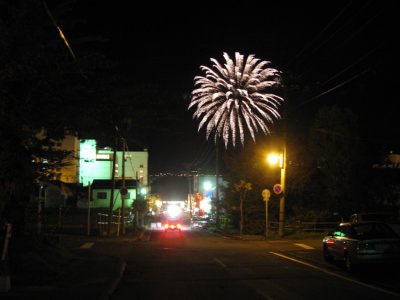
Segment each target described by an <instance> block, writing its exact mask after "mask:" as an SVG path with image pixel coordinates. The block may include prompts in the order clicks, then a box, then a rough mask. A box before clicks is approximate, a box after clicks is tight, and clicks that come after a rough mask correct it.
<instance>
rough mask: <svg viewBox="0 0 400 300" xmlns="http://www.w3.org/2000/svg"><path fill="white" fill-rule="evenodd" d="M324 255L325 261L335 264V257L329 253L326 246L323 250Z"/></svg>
mask: <svg viewBox="0 0 400 300" xmlns="http://www.w3.org/2000/svg"><path fill="white" fill-rule="evenodd" d="M322 254H323V256H324V259H325V261H327V262H333V256H332V255H331V254H330V253H329V250H328V247H327V246H326V245H324V248H323V250H322Z"/></svg>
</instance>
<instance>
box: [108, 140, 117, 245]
mask: <svg viewBox="0 0 400 300" xmlns="http://www.w3.org/2000/svg"><path fill="white" fill-rule="evenodd" d="M117 145H118V141H117V139H116V140H115V146H114V152H113V160H112V171H111V172H112V174H111V182H112V183H111V195H110V209H109V211H108V227H107V236H108V237H109V236H110V235H111V223H112V213H113V206H114V190H115V161H116V158H117Z"/></svg>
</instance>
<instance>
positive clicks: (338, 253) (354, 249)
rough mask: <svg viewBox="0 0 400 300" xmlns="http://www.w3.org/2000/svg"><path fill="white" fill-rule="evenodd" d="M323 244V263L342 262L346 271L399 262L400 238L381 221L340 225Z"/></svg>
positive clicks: (325, 238) (324, 239)
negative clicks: (368, 265) (370, 265)
mask: <svg viewBox="0 0 400 300" xmlns="http://www.w3.org/2000/svg"><path fill="white" fill-rule="evenodd" d="M322 242H323V256H324V258H325V260H327V261H333V260H335V259H337V260H341V261H344V262H345V267H346V269H347V270H348V271H354V269H355V268H356V267H357V266H359V265H361V264H369V263H399V262H400V237H399V236H398V235H397V234H396V233H395V232H394V231H393V230H392V229H391V228H390V226H388V225H387V224H386V223H384V222H375V221H369V222H356V223H341V224H340V225H339V226H338V227H337V228H336V230H335V231H334V232H332V233H329V234H328V235H327V236H325V237H324V238H323V240H322Z"/></svg>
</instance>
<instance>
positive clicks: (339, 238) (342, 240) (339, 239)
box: [330, 225, 349, 259]
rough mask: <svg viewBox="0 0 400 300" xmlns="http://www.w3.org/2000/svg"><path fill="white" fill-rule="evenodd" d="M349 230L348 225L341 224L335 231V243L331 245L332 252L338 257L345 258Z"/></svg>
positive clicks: (333, 238)
mask: <svg viewBox="0 0 400 300" xmlns="http://www.w3.org/2000/svg"><path fill="white" fill-rule="evenodd" d="M348 231H349V228H348V226H346V225H341V226H339V227H338V228H336V230H335V231H334V232H333V237H332V240H333V243H332V244H331V245H330V253H331V254H332V255H333V256H335V257H336V258H340V259H341V258H343V252H344V249H345V247H346V243H347V241H348V237H347V235H348Z"/></svg>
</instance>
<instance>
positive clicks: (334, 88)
mask: <svg viewBox="0 0 400 300" xmlns="http://www.w3.org/2000/svg"><path fill="white" fill-rule="evenodd" d="M368 71H369V68H367V69H365V70H364V71H362V72H360V73H358V74H356V75H354V76H353V77H351V78H349V79H347V80H345V81H343V82H342V83H340V84H338V85H336V86H334V87H333V88H331V89H329V90H327V91H325V92H323V93H321V94H319V95H317V96H315V97H312V98H310V99H308V100H306V101H304V102H303V103H301V104H299V105H298V106H297V108H299V107H301V106H304V105H306V104H308V103H310V102H312V101H314V100H316V99H318V98H320V97H322V96H324V95H326V94H328V93H330V92H332V91H334V90H336V89H338V88H339V87H341V86H343V85H346V84H348V83H349V82H351V81H353V80H354V79H356V78H358V77H360V76H361V75H363V74H365V73H367V72H368Z"/></svg>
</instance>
